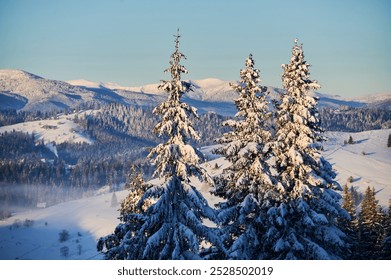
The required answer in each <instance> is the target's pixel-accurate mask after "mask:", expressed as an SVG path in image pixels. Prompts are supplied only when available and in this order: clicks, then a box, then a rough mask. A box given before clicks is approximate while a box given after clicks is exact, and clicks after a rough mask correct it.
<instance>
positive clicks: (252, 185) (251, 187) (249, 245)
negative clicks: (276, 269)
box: [214, 54, 275, 259]
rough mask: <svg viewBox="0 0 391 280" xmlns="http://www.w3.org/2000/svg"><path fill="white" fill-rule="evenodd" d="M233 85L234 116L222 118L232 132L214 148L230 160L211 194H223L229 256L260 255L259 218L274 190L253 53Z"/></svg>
mask: <svg viewBox="0 0 391 280" xmlns="http://www.w3.org/2000/svg"><path fill="white" fill-rule="evenodd" d="M240 78H241V80H240V82H239V83H238V84H235V85H232V86H233V88H234V90H235V91H236V92H237V93H238V94H239V97H238V98H237V99H236V100H235V105H236V107H237V110H238V112H237V114H236V116H235V119H233V120H228V121H226V122H225V123H224V125H227V126H229V127H231V129H232V130H231V131H230V132H227V133H225V134H224V135H223V137H222V138H221V139H219V143H222V144H225V145H224V146H223V147H221V148H219V149H217V150H216V151H215V152H216V153H218V154H221V155H223V156H224V157H225V158H226V159H227V160H229V161H230V162H231V163H232V165H231V166H230V167H228V168H227V169H225V170H224V171H223V173H222V175H221V176H219V177H217V178H216V180H215V183H216V185H215V191H214V192H215V194H217V195H219V196H222V197H223V198H225V199H226V201H225V202H223V203H220V204H219V215H218V217H219V220H220V222H221V225H222V232H223V241H224V243H225V246H226V247H227V249H228V251H229V257H230V258H232V259H258V258H259V256H260V251H261V246H262V244H260V240H259V239H260V237H261V236H262V234H263V226H262V221H263V218H264V216H265V214H266V210H265V209H267V208H268V207H270V204H274V200H275V198H274V196H275V191H274V187H273V180H272V176H271V174H270V167H269V164H268V163H267V160H268V159H269V158H270V147H269V141H270V138H271V133H270V127H269V126H270V117H271V112H270V111H269V107H268V106H269V104H268V101H267V100H266V94H265V93H264V92H263V91H262V89H261V86H260V82H261V80H260V76H259V70H258V69H255V68H254V60H253V57H252V55H251V54H250V56H249V57H248V58H247V59H246V68H245V69H242V70H241V71H240Z"/></svg>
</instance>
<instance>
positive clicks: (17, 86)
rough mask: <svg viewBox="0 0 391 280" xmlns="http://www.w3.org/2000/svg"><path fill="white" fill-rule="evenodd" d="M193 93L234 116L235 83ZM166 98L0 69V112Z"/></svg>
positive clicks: (202, 106) (199, 101)
mask: <svg viewBox="0 0 391 280" xmlns="http://www.w3.org/2000/svg"><path fill="white" fill-rule="evenodd" d="M188 82H190V83H191V84H192V85H193V88H192V89H193V90H192V91H191V92H189V93H188V94H186V98H187V100H186V102H188V103H189V104H191V105H193V106H196V107H198V108H199V111H200V112H206V111H214V112H217V113H220V114H223V115H232V114H234V113H235V108H234V106H233V100H234V99H235V98H236V97H237V94H236V93H235V92H234V91H233V90H232V87H231V86H230V83H231V82H234V81H223V80H220V79H216V78H208V79H202V80H189V81H188ZM267 89H268V91H269V93H270V97H271V98H276V97H277V96H278V93H279V92H281V89H278V88H274V87H267ZM316 95H317V96H319V97H320V106H327V107H333V108H338V107H339V106H341V105H344V106H349V107H377V108H391V94H387V93H384V94H378V95H376V96H374V97H373V98H372V96H368V97H364V98H361V99H344V98H342V97H340V96H331V95H327V94H323V93H316ZM164 98H165V93H163V92H162V91H161V90H159V89H158V84H150V85H143V86H137V87H134V86H121V85H118V84H116V83H101V82H94V81H88V80H83V79H81V80H72V81H68V82H62V81H55V80H49V79H45V78H42V77H39V76H37V75H34V74H31V73H28V72H25V71H21V70H6V69H3V70H1V69H0V109H6V108H13V109H17V110H20V109H22V110H27V111H28V110H30V111H31V110H41V111H50V110H59V109H66V108H72V107H75V106H80V105H82V104H86V103H91V102H93V103H96V104H101V105H102V104H107V103H111V102H117V103H122V104H133V105H142V106H145V105H146V106H155V105H156V104H157V103H159V102H161V101H162V100H163V99H164Z"/></svg>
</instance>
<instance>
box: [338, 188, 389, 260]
mask: <svg viewBox="0 0 391 280" xmlns="http://www.w3.org/2000/svg"><path fill="white" fill-rule="evenodd" d="M356 197H357V191H356V190H355V188H353V187H350V188H348V187H347V185H345V186H344V189H343V203H342V206H343V208H344V209H346V211H347V212H348V213H349V215H350V219H348V220H341V224H342V225H343V228H344V230H345V232H346V233H347V234H348V236H349V238H350V248H349V250H348V255H347V257H348V258H349V259H362V260H366V259H387V260H389V259H391V199H390V201H389V207H388V209H384V208H383V207H382V206H380V205H379V202H378V200H376V193H375V190H374V188H370V187H367V189H366V190H365V192H364V194H363V195H362V197H361V199H360V200H357V199H356Z"/></svg>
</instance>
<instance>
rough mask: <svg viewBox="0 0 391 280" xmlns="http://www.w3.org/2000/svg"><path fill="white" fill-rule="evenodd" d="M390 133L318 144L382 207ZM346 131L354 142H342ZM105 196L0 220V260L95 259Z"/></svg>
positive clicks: (210, 166) (106, 212)
mask: <svg viewBox="0 0 391 280" xmlns="http://www.w3.org/2000/svg"><path fill="white" fill-rule="evenodd" d="M390 133H391V129H387V130H376V131H366V132H361V133H340V132H328V133H327V136H328V137H329V141H328V142H327V143H326V144H325V145H324V147H325V151H324V156H325V157H326V158H327V159H328V160H329V161H330V162H331V163H332V164H333V167H334V169H335V170H336V171H337V173H338V176H337V179H338V181H339V182H340V183H341V184H345V182H346V180H347V178H348V177H349V176H352V177H353V182H352V183H349V186H354V187H357V188H358V189H359V190H361V191H363V190H364V189H365V188H366V187H367V186H371V187H372V186H373V187H374V188H375V189H376V192H377V194H376V197H377V199H378V200H379V202H380V203H381V204H382V205H383V206H386V205H387V204H388V199H389V198H391V172H390V170H391V148H387V138H388V135H389V134H390ZM349 136H352V138H353V139H354V141H355V142H356V143H355V144H350V145H346V144H344V141H345V140H348V138H349ZM213 148H215V147H204V148H203V149H201V151H202V152H203V153H204V154H206V156H207V158H208V159H210V161H208V162H206V163H204V164H203V166H204V167H205V168H206V169H207V170H208V172H209V174H210V175H212V176H213V175H217V174H219V173H221V171H222V170H223V169H224V168H226V167H227V166H228V164H229V163H228V162H227V161H225V160H224V159H223V158H218V157H217V156H216V155H213V154H212V153H211V151H212V150H213ZM363 152H364V153H365V155H364V154H363ZM196 184H197V183H196ZM197 185H198V187H199V189H200V190H201V192H202V193H203V195H204V196H205V197H206V198H207V199H208V201H209V203H210V204H211V205H214V204H215V203H217V202H218V201H220V199H219V198H216V197H214V196H212V195H211V194H210V193H209V190H210V189H209V187H208V185H205V184H200V183H198V184H197ZM127 193H128V191H126V190H125V191H120V192H116V196H117V198H118V201H120V200H121V199H123V198H125V196H126V195H127ZM111 200H112V193H107V192H106V191H105V190H104V191H103V192H100V193H96V194H95V196H92V197H88V198H83V199H80V200H75V201H70V202H66V203H61V204H58V205H55V206H52V207H48V208H45V209H35V210H30V211H24V212H20V213H14V215H13V216H12V217H10V218H8V219H7V220H4V221H0V259H101V258H102V255H101V254H98V252H97V251H96V242H97V239H98V238H99V237H101V236H104V235H107V234H109V233H111V232H112V231H113V230H114V228H115V226H116V225H117V224H118V223H119V220H118V219H117V217H118V216H119V212H118V211H117V209H118V206H116V207H111ZM29 221H32V224H31V223H29ZM24 224H26V225H24ZM64 229H65V230H66V231H68V232H69V240H67V241H64V242H60V241H59V233H60V232H61V231H62V230H64ZM63 247H68V250H69V252H68V256H66V257H65V256H64V255H63V254H62V253H61V248H63ZM63 250H64V249H63Z"/></svg>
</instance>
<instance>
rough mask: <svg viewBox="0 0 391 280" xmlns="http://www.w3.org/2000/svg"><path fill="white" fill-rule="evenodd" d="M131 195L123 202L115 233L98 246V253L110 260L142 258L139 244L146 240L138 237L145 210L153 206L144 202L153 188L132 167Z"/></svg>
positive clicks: (146, 201)
mask: <svg viewBox="0 0 391 280" xmlns="http://www.w3.org/2000/svg"><path fill="white" fill-rule="evenodd" d="M130 178H131V180H130V181H129V182H128V185H129V186H130V187H129V188H128V189H129V191H130V192H129V194H128V195H127V196H126V198H125V199H124V200H123V201H122V202H121V206H120V209H119V211H120V217H119V219H120V221H121V223H120V224H118V225H117V226H116V228H115V230H114V233H112V234H109V235H107V236H104V237H101V238H100V239H99V241H98V244H97V249H98V251H102V252H104V255H105V258H106V259H108V260H125V259H139V258H141V257H142V255H141V253H140V251H139V250H136V249H137V248H138V243H139V244H143V242H145V238H144V237H142V236H136V233H137V232H138V231H139V230H140V228H141V226H142V225H143V222H144V220H145V219H144V214H145V210H146V209H147V208H148V207H149V206H150V205H151V201H149V200H143V201H141V198H142V197H143V195H144V193H145V191H146V190H147V189H148V188H150V187H151V185H150V184H147V183H145V182H144V180H143V178H142V176H141V174H140V173H136V170H135V169H134V167H132V174H131V176H130Z"/></svg>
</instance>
